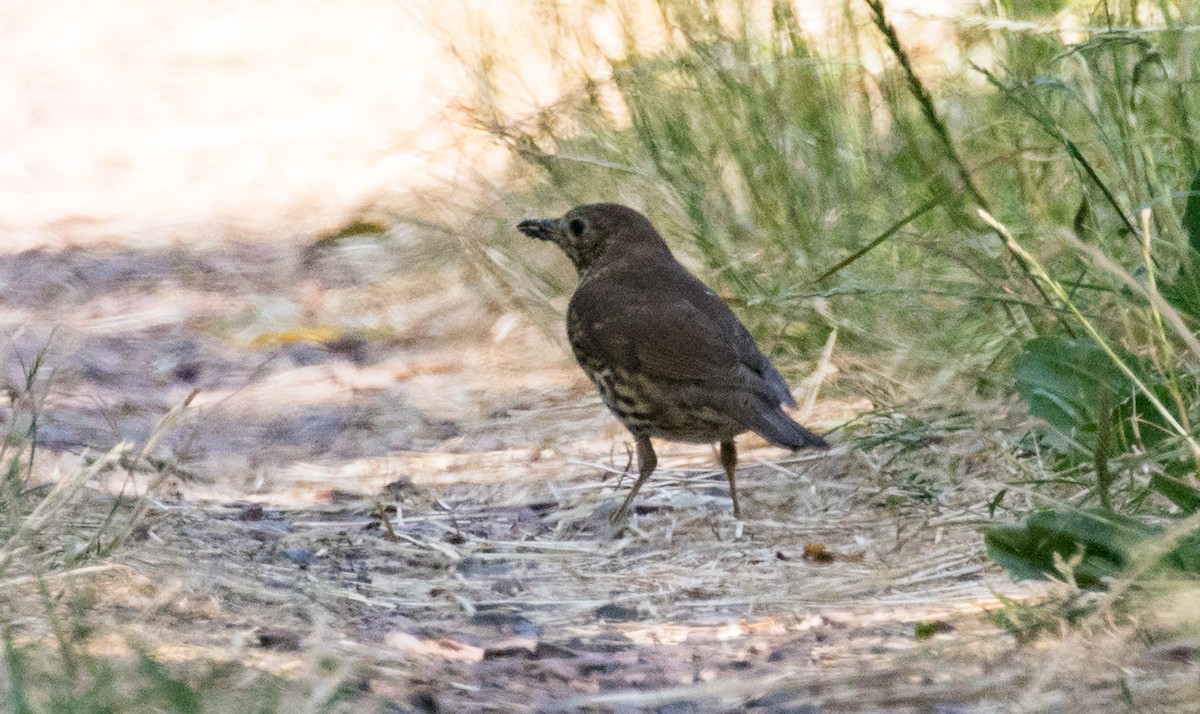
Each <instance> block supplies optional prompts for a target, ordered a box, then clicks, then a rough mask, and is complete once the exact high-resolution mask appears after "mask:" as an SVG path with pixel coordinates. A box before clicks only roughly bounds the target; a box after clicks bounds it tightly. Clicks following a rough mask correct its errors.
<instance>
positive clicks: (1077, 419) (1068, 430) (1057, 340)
mask: <svg viewBox="0 0 1200 714" xmlns="http://www.w3.org/2000/svg"><path fill="white" fill-rule="evenodd" d="M1013 369H1014V371H1015V372H1016V378H1017V379H1016V382H1017V383H1016V387H1017V392H1018V393H1019V394H1020V395H1021V397H1022V398H1023V399H1024V400H1025V403H1026V404H1027V405H1028V406H1029V413H1030V414H1032V415H1034V416H1036V417H1039V418H1041V419H1043V420H1045V421H1046V423H1048V424H1049V425H1050V426H1051V427H1052V428H1053V429H1054V431H1055V432H1056V434H1055V435H1054V436H1055V437H1056V439H1055V440H1056V442H1057V443H1056V446H1057V447H1059V448H1060V450H1062V451H1072V450H1073V449H1074V448H1075V446H1074V443H1078V444H1079V445H1082V446H1083V447H1084V448H1085V449H1087V450H1088V451H1090V450H1091V449H1092V447H1093V446H1095V434H1096V425H1097V424H1098V422H1099V419H1100V418H1101V414H1100V412H1102V411H1103V412H1105V414H1104V415H1103V416H1104V418H1106V419H1113V418H1114V416H1115V414H1114V411H1115V410H1113V409H1112V407H1114V406H1117V405H1119V404H1121V403H1122V402H1124V401H1126V400H1127V399H1129V398H1130V397H1131V395H1132V385H1131V384H1130V381H1129V379H1128V378H1127V377H1126V376H1125V374H1124V373H1123V372H1121V370H1120V369H1119V368H1118V367H1117V366H1116V365H1115V364H1113V362H1112V360H1111V359H1110V358H1109V357H1108V355H1107V354H1105V352H1104V351H1103V350H1102V349H1100V347H1099V346H1097V345H1096V344H1095V343H1093V342H1090V341H1085V340H1074V339H1069V338H1066V337H1058V336H1053V335H1051V336H1046V337H1038V338H1036V339H1034V340H1031V341H1029V342H1028V343H1026V345H1025V351H1024V352H1022V353H1021V354H1020V355H1018V356H1017V358H1016V361H1015V362H1014V365H1013ZM1106 404H1107V405H1108V408H1107V409H1105V408H1104V405H1106Z"/></svg>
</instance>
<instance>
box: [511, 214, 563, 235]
mask: <svg viewBox="0 0 1200 714" xmlns="http://www.w3.org/2000/svg"><path fill="white" fill-rule="evenodd" d="M517 230H519V231H521V232H522V233H524V234H525V235H527V236H529V237H530V238H537V239H538V240H554V239H555V238H557V237H558V236H559V235H560V234H561V233H562V221H561V220H559V219H557V218H529V219H526V220H524V221H521V222H520V223H518V224H517Z"/></svg>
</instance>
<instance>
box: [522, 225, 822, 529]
mask: <svg viewBox="0 0 1200 714" xmlns="http://www.w3.org/2000/svg"><path fill="white" fill-rule="evenodd" d="M517 230H518V231H520V232H521V233H523V234H525V235H526V236H529V237H531V238H536V239H540V240H543V241H548V242H550V243H553V244H555V245H557V246H558V247H559V248H560V249H562V251H563V252H564V253H566V255H567V257H568V258H569V259H570V260H571V262H572V263H573V264H574V266H575V270H576V272H577V273H578V276H579V280H578V284H577V286H576V288H575V292H574V294H573V295H572V296H571V300H570V303H569V304H568V307H567V320H566V322H567V338H568V340H569V342H570V344H571V350H572V352H573V353H574V355H575V359H576V361H577V362H578V363H579V366H580V367H581V368H583V371H584V372H585V373H586V374H587V376H588V378H589V379H591V381H592V382H593V383H594V384H595V386H596V388H597V389H598V390H599V392H600V397H601V399H602V400H603V402H604V404H605V405H606V406H607V407H608V408H609V409H610V410H611V411H612V412H613V414H615V415H616V417H617V419H619V420H620V421H621V423H622V424H623V425H624V426H625V428H626V429H628V430H629V433H630V434H631V435H632V436H633V439H634V443H635V446H636V452H637V462H638V464H637V467H638V476H637V479H636V481H634V484H633V488H632V489H631V490H630V491H629V494H628V495H627V496H626V497H625V501H624V502H623V503H622V504H621V507H620V508H619V509H618V510H617V511H616V512H614V513H613V514H612V516H611V520H612V522H613V523H619V522H621V521H623V520H624V519H625V517H626V516H627V515H628V513H629V508H630V505H631V504H632V503H633V500H634V497H635V496H637V493H638V491H639V490H640V489H641V488H642V486H643V485H644V484H645V483H646V481H647V480H648V479H649V478H650V475H651V474H652V473H654V469H655V467H656V466H657V465H658V458H657V455H656V454H655V452H654V445H653V443H652V442H651V438H652V437H656V438H663V439H667V440H671V441H684V442H692V443H717V444H719V452H718V454H719V460H720V463H721V467H722V468H723V469H724V471H725V476H726V478H727V480H728V481H729V495H730V498H731V499H732V500H733V515H734V518H735V519H739V520H740V519H741V508H740V507H739V505H738V495H737V482H736V479H735V470H736V468H737V446H736V444H735V443H734V437H736V436H738V435H739V434H742V433H745V432H747V431H752V432H754V433H756V434H758V435H759V436H761V437H762V438H763V439H765V440H766V441H768V442H770V443H771V444H774V445H775V446H781V447H783V448H787V449H792V450H793V451H795V450H798V449H803V448H818V449H823V448H828V444H827V443H826V441H825V439H823V438H822V437H821V436H819V435H817V434H815V433H813V432H812V431H809V430H808V429H806V428H804V427H803V426H801V425H800V424H798V423H796V422H795V421H794V420H792V419H791V418H790V417H789V416H788V415H787V413H786V412H784V411H783V408H782V406H783V405H786V406H788V407H795V406H796V400H795V399H794V398H793V397H792V394H791V392H790V390H789V389H788V386H787V383H786V382H785V381H784V379H783V376H782V375H781V374H780V373H779V370H777V369H776V368H775V365H773V364H771V361H770V360H769V359H767V357H766V356H765V355H764V354H763V353H762V351H761V350H760V349H759V347H758V344H757V343H756V342H755V341H754V338H753V337H752V336H751V335H750V332H749V331H748V330H747V329H746V326H745V325H743V324H742V322H741V321H740V320H739V319H738V318H737V316H736V315H734V314H733V311H732V310H730V309H729V306H727V305H726V304H725V303H724V302H722V301H721V299H720V298H719V297H717V294H716V293H715V292H713V290H712V289H711V288H709V287H708V286H707V285H705V284H704V283H703V282H701V281H700V280H699V279H698V278H696V277H695V276H694V275H692V274H691V273H690V272H688V270H687V269H686V268H685V267H684V266H683V265H681V264H680V263H679V261H678V260H676V259H675V256H674V255H672V253H671V250H670V248H669V247H668V246H667V243H666V241H665V240H664V239H663V237H662V235H660V234H659V232H658V231H657V230H655V228H654V226H653V224H651V222H650V220H649V219H648V218H646V217H645V216H644V215H642V214H641V213H639V212H638V211H636V210H634V209H632V208H630V207H628V206H624V205H621V204H618V203H592V204H586V205H582V206H576V207H575V208H572V209H571V210H570V211H568V212H567V213H566V214H565V215H563V216H562V217H560V218H531V219H527V220H523V221H521V222H520V223H519V224H518V225H517Z"/></svg>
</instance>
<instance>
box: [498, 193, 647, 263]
mask: <svg viewBox="0 0 1200 714" xmlns="http://www.w3.org/2000/svg"><path fill="white" fill-rule="evenodd" d="M517 230H519V231H521V232H522V233H524V234H525V235H527V236H529V237H530V238H537V239H539V240H545V241H550V242H551V243H554V244H555V245H557V246H558V247H559V248H562V250H563V252H564V253H566V254H567V257H568V258H570V259H571V262H572V263H574V264H575V269H576V270H578V271H579V275H580V277H583V276H584V275H586V274H587V273H588V272H589V271H591V270H592V268H593V267H595V266H596V265H598V264H601V263H606V262H610V261H621V260H639V259H641V258H642V257H648V256H649V255H650V254H654V253H662V252H666V253H667V254H668V255H669V254H670V252H669V251H668V250H667V244H666V243H665V242H664V241H663V239H662V236H660V235H659V234H658V231H656V230H654V226H653V225H651V224H650V221H649V219H647V218H646V217H645V216H643V215H642V214H640V213H638V212H637V211H635V210H633V209H632V208H629V207H628V206H622V205H620V204H618V203H591V204H587V205H584V206H577V207H575V208H572V209H571V210H570V211H567V213H566V215H564V216H563V217H561V218H530V219H527V220H524V221H521V222H520V223H519V224H517Z"/></svg>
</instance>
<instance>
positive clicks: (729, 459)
mask: <svg viewBox="0 0 1200 714" xmlns="http://www.w3.org/2000/svg"><path fill="white" fill-rule="evenodd" d="M721 466H722V467H724V469H725V478H727V479H729V497H730V498H732V499H733V517H734V518H737V519H738V520H741V518H742V510H741V509H740V508H738V500H737V482H736V481H734V478H733V470H734V469H736V468H737V446H736V445H735V444H734V443H733V439H728V440H726V441H722V442H721Z"/></svg>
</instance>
